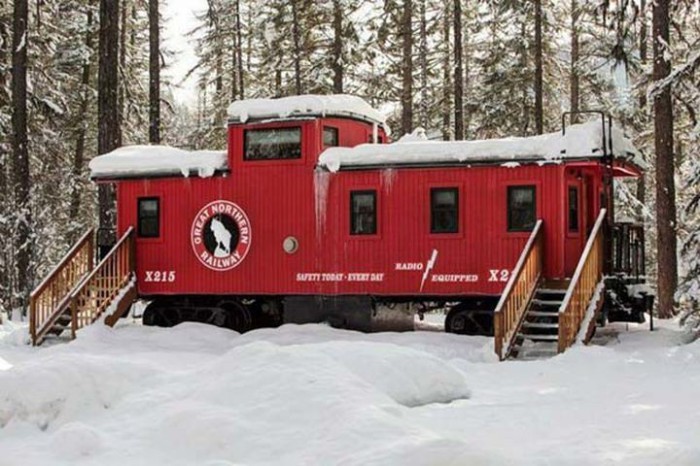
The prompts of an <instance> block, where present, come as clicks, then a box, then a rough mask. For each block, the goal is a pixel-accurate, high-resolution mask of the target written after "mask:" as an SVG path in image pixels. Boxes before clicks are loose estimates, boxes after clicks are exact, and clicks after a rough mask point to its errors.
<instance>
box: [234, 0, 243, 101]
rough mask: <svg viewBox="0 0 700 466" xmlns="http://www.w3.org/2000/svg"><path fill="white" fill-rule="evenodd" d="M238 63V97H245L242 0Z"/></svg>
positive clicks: (238, 7)
mask: <svg viewBox="0 0 700 466" xmlns="http://www.w3.org/2000/svg"><path fill="white" fill-rule="evenodd" d="M235 7H236V43H237V44H238V47H237V49H236V65H237V67H238V98H239V99H241V100H243V99H244V98H245V81H244V79H243V32H242V30H241V0H236V3H235Z"/></svg>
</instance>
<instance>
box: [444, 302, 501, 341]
mask: <svg viewBox="0 0 700 466" xmlns="http://www.w3.org/2000/svg"><path fill="white" fill-rule="evenodd" d="M445 331H446V332H448V333H457V334H460V335H486V336H490V335H493V317H492V316H491V315H489V314H488V313H486V312H484V311H480V310H473V309H463V308H460V307H455V308H454V309H452V310H451V311H450V312H449V313H448V314H447V317H445Z"/></svg>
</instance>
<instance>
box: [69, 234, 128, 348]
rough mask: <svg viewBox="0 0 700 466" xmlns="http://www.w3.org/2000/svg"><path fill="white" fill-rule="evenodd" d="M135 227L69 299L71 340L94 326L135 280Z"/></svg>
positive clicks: (120, 239)
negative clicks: (85, 329) (79, 331)
mask: <svg viewBox="0 0 700 466" xmlns="http://www.w3.org/2000/svg"><path fill="white" fill-rule="evenodd" d="M135 246H136V242H135V233H134V227H129V228H128V229H127V230H126V231H125V232H124V234H123V235H122V237H121V238H119V241H117V243H116V244H115V245H114V247H112V249H111V250H110V251H109V252H108V253H107V255H105V257H104V258H103V259H102V260H101V261H100V262H99V264H97V266H96V267H95V268H94V269H93V270H92V271H91V272H90V273H89V274H88V275H87V276H86V277H85V278H84V279H83V280H82V281H81V282H80V284H79V285H78V286H77V287H76V288H75V289H74V290H73V292H72V293H71V295H70V300H71V336H72V338H75V334H76V332H77V331H78V330H79V329H81V328H83V327H85V326H86V325H90V324H92V323H93V322H95V321H96V320H97V319H98V318H99V317H100V316H101V315H102V314H103V313H104V312H105V310H106V309H107V308H108V306H109V305H110V304H111V303H112V301H113V300H114V299H115V298H116V297H117V295H118V294H119V292H120V291H121V290H122V289H123V288H124V287H125V286H126V285H128V284H129V282H130V281H131V280H132V279H133V278H134V274H135V270H136V255H135Z"/></svg>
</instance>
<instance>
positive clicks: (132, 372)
mask: <svg viewBox="0 0 700 466" xmlns="http://www.w3.org/2000/svg"><path fill="white" fill-rule="evenodd" d="M674 325H675V324H674V323H672V322H661V327H660V329H659V330H658V331H656V332H654V333H649V332H648V330H647V327H646V326H644V325H641V326H636V325H630V327H629V329H627V327H626V326H624V325H616V326H613V327H611V328H608V329H604V331H603V332H601V334H602V337H599V338H597V342H598V345H592V346H589V347H575V348H573V349H571V350H569V351H567V352H566V353H565V354H563V355H560V356H557V357H554V358H551V359H545V360H537V361H526V362H524V361H508V362H504V363H497V362H496V361H495V356H494V355H493V349H492V340H491V339H489V338H483V337H461V336H456V335H447V334H444V333H439V332H412V333H403V334H398V333H379V334H361V333H356V332H349V331H341V330H335V329H331V328H329V327H326V326H323V325H304V326H295V325H287V326H284V327H282V328H280V329H265V330H259V331H254V332H250V333H247V334H245V335H238V334H236V333H235V332H230V331H227V330H222V329H218V328H214V327H209V326H205V325H199V324H183V325H180V326H178V327H175V328H172V329H160V328H148V327H142V326H140V325H138V324H137V323H134V322H126V323H122V324H120V326H119V327H118V328H116V329H110V328H107V327H103V326H101V325H95V326H92V327H89V328H86V329H84V330H82V331H80V332H79V336H78V339H77V340H75V341H74V342H72V343H70V344H58V345H54V346H49V347H41V348H38V349H36V348H30V347H27V346H24V345H21V344H19V343H20V342H21V340H22V339H23V333H26V329H25V328H15V329H13V328H12V324H8V325H6V326H5V327H2V326H0V465H3V466H6V465H7V466H9V465H40V464H41V465H46V464H60V465H64V464H65V465H68V464H71V465H72V464H90V465H125V464H128V465H141V464H143V465H154V464H167V465H195V464H196V465H231V464H246V465H273V464H274V465H278V464H288V465H299V464H323V465H328V464H339V465H360V464H361V465H368V464H369V465H463V464H552V465H561V464H564V465H569V464H577V465H578V464H635V465H637V464H650V465H651V464H655V465H656V464H674V465H675V464H687V465H690V464H700V445H699V444H698V443H697V438H698V435H699V434H700V403H698V401H697V400H698V393H700V367H699V366H698V360H699V358H700V343H693V344H690V345H681V344H680V341H681V339H682V334H681V333H680V331H678V330H676V327H675V326H674ZM428 327H430V325H428ZM433 327H435V326H433ZM600 345H604V346H600Z"/></svg>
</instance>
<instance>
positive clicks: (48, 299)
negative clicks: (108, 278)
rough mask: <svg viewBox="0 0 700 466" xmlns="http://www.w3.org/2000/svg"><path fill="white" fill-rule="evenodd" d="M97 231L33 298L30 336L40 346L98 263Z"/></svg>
mask: <svg viewBox="0 0 700 466" xmlns="http://www.w3.org/2000/svg"><path fill="white" fill-rule="evenodd" d="M94 251H95V229H94V228H90V229H89V230H88V231H86V232H85V233H84V234H83V236H81V237H80V239H78V241H77V242H76V243H75V244H74V245H73V246H72V247H71V248H70V249H69V250H68V252H67V253H66V254H65V255H64V256H63V258H62V259H61V261H60V262H59V263H58V264H57V265H56V266H55V267H54V268H53V269H52V270H51V272H49V274H48V275H46V277H45V278H44V279H43V280H42V281H41V283H39V285H38V286H37V287H36V288H34V290H33V291H32V292H31V294H30V295H29V335H30V337H31V340H32V344H33V345H36V344H37V342H38V339H39V338H41V337H42V335H43V334H44V333H46V331H47V330H48V328H49V327H50V326H51V325H52V323H53V321H54V320H56V319H57V318H58V317H59V316H58V314H60V313H61V308H62V307H64V305H65V304H66V303H67V299H68V297H69V295H70V292H71V291H72V290H73V289H74V287H75V286H76V285H77V283H78V282H79V281H80V280H81V279H82V278H83V277H84V276H85V274H87V273H88V272H89V271H90V269H91V268H92V265H93V263H94Z"/></svg>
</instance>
